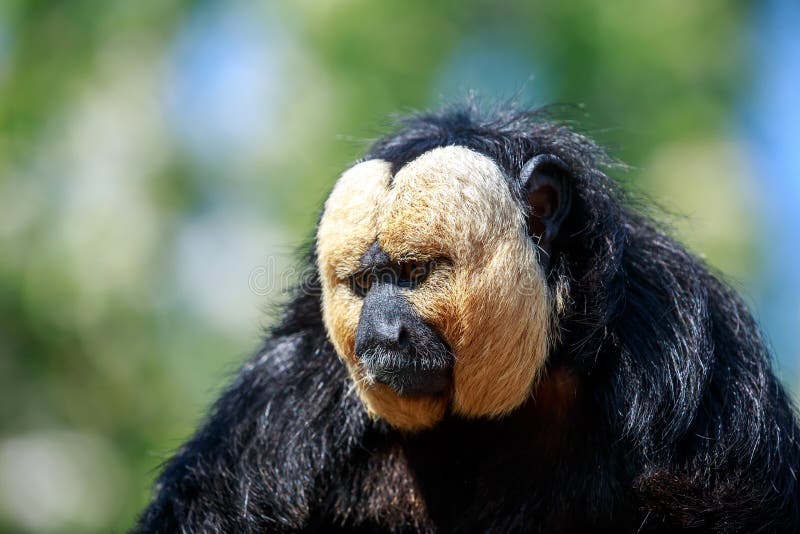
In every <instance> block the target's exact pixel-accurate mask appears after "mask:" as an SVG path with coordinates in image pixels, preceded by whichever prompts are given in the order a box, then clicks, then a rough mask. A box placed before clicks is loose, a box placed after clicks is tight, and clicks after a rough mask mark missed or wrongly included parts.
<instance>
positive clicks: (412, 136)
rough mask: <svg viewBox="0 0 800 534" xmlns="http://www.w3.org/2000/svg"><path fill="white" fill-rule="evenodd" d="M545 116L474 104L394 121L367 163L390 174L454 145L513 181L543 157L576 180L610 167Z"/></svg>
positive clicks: (587, 143)
mask: <svg viewBox="0 0 800 534" xmlns="http://www.w3.org/2000/svg"><path fill="white" fill-rule="evenodd" d="M549 115H550V113H549V112H548V111H547V110H546V109H544V108H523V107H520V106H508V105H502V106H499V105H498V106H495V107H480V106H478V105H477V104H475V103H473V102H467V103H462V104H454V105H451V106H447V107H445V108H444V109H442V110H439V111H435V112H423V113H416V114H413V115H409V116H405V117H402V118H399V119H397V126H396V129H395V132H394V133H392V134H391V135H387V136H385V137H383V138H381V139H379V140H378V141H377V142H375V144H374V145H373V146H372V147H371V148H370V150H369V152H368V153H367V154H366V159H382V160H384V161H388V162H389V163H391V165H392V173H393V174H395V173H397V171H399V170H400V169H401V168H402V167H403V166H404V165H405V164H407V163H409V162H410V161H412V160H414V159H416V158H417V157H418V156H420V155H422V154H423V153H425V152H427V151H429V150H431V149H434V148H437V147H443V146H453V145H458V146H464V147H467V148H469V149H472V150H474V151H476V152H479V153H481V154H483V155H485V156H487V157H489V158H490V159H492V160H494V161H495V162H496V163H497V164H498V165H499V166H500V168H501V169H503V171H505V173H506V175H507V176H508V177H509V178H510V179H512V180H513V179H514V178H516V177H517V176H518V175H519V172H520V170H521V169H522V166H523V165H524V164H525V162H526V161H528V160H529V159H530V158H532V157H533V156H535V155H537V154H542V153H549V154H553V155H556V156H558V157H560V158H561V159H562V160H563V161H564V162H566V163H567V165H568V166H569V167H570V170H571V171H572V172H573V173H575V174H583V173H585V172H586V171H587V170H589V169H591V168H596V167H598V166H602V165H608V164H611V161H610V159H609V158H608V157H607V156H606V154H605V152H603V150H601V149H600V148H599V147H598V145H597V144H596V143H594V142H593V141H592V140H590V139H589V138H587V137H585V136H583V135H581V134H578V133H576V132H574V131H572V130H571V129H569V128H568V127H566V126H565V125H563V124H560V123H558V122H555V121H553V120H552V119H551V118H550V116H549Z"/></svg>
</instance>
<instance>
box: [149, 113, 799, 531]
mask: <svg viewBox="0 0 800 534" xmlns="http://www.w3.org/2000/svg"><path fill="white" fill-rule="evenodd" d="M451 144H458V145H464V146H467V147H470V148H472V149H474V150H477V151H479V152H482V153H484V154H486V155H488V156H490V157H491V158H492V159H494V160H495V161H497V162H498V163H499V165H500V166H501V167H502V168H503V169H504V170H505V171H506V173H507V174H508V176H509V177H511V183H510V186H511V187H512V189H514V190H515V191H517V190H518V189H519V187H520V184H519V183H517V182H516V181H515V180H516V177H517V176H518V175H519V171H520V169H521V168H522V166H523V165H524V163H525V162H526V161H527V160H528V159H530V158H531V157H532V156H534V155H536V154H540V153H550V154H554V155H556V156H558V157H559V158H561V160H563V161H564V162H565V163H566V164H567V166H568V167H569V171H570V176H571V180H572V187H573V190H572V210H571V213H570V215H569V217H568V219H567V220H566V221H565V222H564V225H563V227H562V230H561V232H560V235H559V237H557V239H556V240H555V242H554V243H553V246H552V252H551V254H552V258H551V261H550V262H549V268H548V283H550V284H551V285H552V286H553V287H558V288H560V291H562V292H563V294H564V295H566V297H567V298H566V301H565V307H564V309H563V310H562V311H561V313H560V316H559V329H560V335H561V342H560V343H559V345H558V347H556V349H555V350H554V351H553V353H552V354H551V356H550V361H549V366H550V368H551V376H554V377H555V376H558V372H559V371H560V370H568V371H569V372H568V376H576V377H577V384H578V387H577V391H576V392H575V393H574V395H571V396H570V395H568V396H567V397H568V399H567V401H568V402H565V401H564V399H561V400H558V399H559V397H558V395H555V397H554V398H555V399H556V401H553V402H548V399H547V398H546V395H545V394H544V393H542V397H543V398H539V395H537V399H534V400H531V401H530V402H528V403H526V404H525V405H524V406H522V407H521V408H520V409H519V410H517V411H516V412H515V413H513V414H512V415H510V416H508V417H506V418H503V419H501V420H498V421H465V420H460V419H457V418H454V417H449V418H447V419H445V421H443V422H442V423H441V424H440V425H438V426H437V427H436V428H434V429H432V430H429V431H425V432H423V433H420V434H417V435H401V434H400V433H398V432H396V431H393V430H391V429H389V428H387V427H386V426H385V425H384V424H382V423H380V422H375V421H371V420H369V419H368V417H367V416H366V415H365V413H364V411H363V409H362V407H361V405H360V403H359V401H358V399H357V398H356V396H355V395H354V393H353V390H352V387H351V385H350V384H349V382H348V377H347V373H346V371H345V368H344V366H343V364H342V363H341V362H339V360H338V359H337V357H336V355H335V353H334V351H333V348H332V347H331V345H330V343H329V342H328V341H327V339H326V334H325V331H324V327H323V324H322V320H321V315H320V303H319V287H318V283H317V281H316V280H311V281H309V282H308V284H307V286H306V287H304V288H302V290H300V291H298V292H297V294H296V297H295V298H294V299H293V300H292V302H291V303H290V304H289V305H288V307H287V309H286V310H285V312H284V316H283V320H282V322H281V323H280V324H279V325H278V326H277V327H276V328H274V330H273V331H272V332H271V334H270V336H269V338H268V339H267V340H266V341H265V343H264V346H263V347H262V349H261V350H260V351H259V353H258V354H257V356H256V357H255V358H254V359H253V360H252V361H251V362H250V363H248V364H247V365H245V367H244V369H243V370H242V371H241V374H240V375H239V377H238V378H237V380H236V381H235V382H234V383H233V385H232V386H231V387H230V388H229V389H228V391H227V393H225V394H224V395H223V397H222V398H221V399H220V400H219V401H218V402H217V403H216V405H215V407H214V409H213V412H212V414H211V415H210V417H209V418H208V420H207V422H206V423H205V425H204V426H203V427H202V429H201V430H200V431H199V432H198V434H197V435H196V436H195V437H194V438H192V439H191V441H189V442H188V443H187V444H186V445H184V446H183V447H182V448H181V449H180V451H179V452H178V453H177V455H176V456H175V457H174V458H173V459H172V460H170V461H169V463H168V464H167V465H166V468H165V469H164V472H163V474H162V475H161V477H160V478H159V481H158V484H157V487H156V493H155V497H154V500H153V502H152V503H151V504H150V506H149V507H148V509H147V510H146V511H145V512H144V514H143V515H142V517H141V518H140V521H139V523H138V526H137V527H136V528H135V531H137V532H284V531H319V532H336V531H341V532H373V531H380V532H418V531H420V532H502V533H505V532H519V531H528V532H573V531H584V530H588V529H589V528H599V527H602V526H606V527H611V528H612V529H613V530H612V531H619V532H636V531H642V532H650V531H660V530H663V531H671V530H673V529H674V528H680V527H682V528H690V529H695V530H697V531H711V532H761V531H763V532H792V531H798V530H799V528H800V527H799V526H798V525H800V514H799V513H798V505H799V502H798V486H797V480H796V476H795V473H796V468H797V466H798V465H800V464H799V462H800V450H799V449H798V442H797V440H798V427H797V423H796V420H795V414H794V412H793V409H792V407H791V405H790V402H789V400H788V398H787V395H786V393H785V392H784V390H783V389H782V387H781V386H780V384H779V383H778V380H777V379H776V377H775V376H774V374H773V371H772V369H771V367H770V357H769V354H768V353H767V350H766V349H765V348H764V343H763V341H762V339H761V337H760V334H759V331H758V328H757V326H756V325H755V324H754V321H753V319H752V317H751V315H750V313H749V312H748V311H747V309H746V308H745V306H744V305H743V303H742V302H741V300H740V299H739V298H738V297H737V296H736V295H735V294H734V293H733V292H732V291H731V289H729V288H728V287H727V286H726V285H725V284H723V283H722V282H720V281H719V280H718V279H717V278H716V277H715V276H713V275H712V274H710V273H709V271H708V269H707V268H706V267H705V266H704V265H703V264H702V263H701V262H700V261H699V260H698V259H697V258H695V257H694V256H692V255H691V254H689V253H688V252H686V251H685V250H684V249H683V248H682V247H681V246H680V245H678V244H677V243H675V242H674V241H673V240H672V239H670V238H669V237H667V236H665V235H664V234H663V233H661V232H659V231H658V230H657V229H655V228H654V226H653V224H652V223H651V222H650V221H649V220H648V219H647V218H645V217H643V216H642V215H639V214H637V213H636V212H634V211H632V210H631V209H629V208H628V207H626V203H625V202H624V199H623V195H622V194H621V192H620V191H619V190H618V189H617V187H616V186H615V184H614V183H613V182H612V181H611V180H609V179H608V178H607V177H606V176H605V175H604V174H603V173H602V172H601V171H600V170H599V168H600V167H603V166H605V165H607V164H608V163H609V160H608V158H607V157H606V156H605V155H604V154H603V152H602V151H601V150H599V149H598V148H597V146H596V145H595V144H593V143H592V142H591V141H589V140H588V139H586V138H585V137H582V136H580V135H578V134H576V133H573V132H572V131H570V130H569V129H567V128H565V127H563V126H560V125H558V124H554V123H551V122H547V121H546V120H543V119H542V116H541V115H540V114H538V113H536V112H528V111H517V110H513V109H512V110H510V111H508V110H506V111H500V112H494V113H488V114H484V113H481V112H479V111H476V110H475V109H473V108H472V106H470V105H468V106H466V107H462V108H453V109H448V110H445V111H443V112H441V113H438V114H430V115H418V116H414V117H411V118H410V119H407V120H406V121H404V123H403V125H402V128H401V130H400V131H399V133H396V134H394V135H391V136H388V137H386V138H385V139H382V140H380V141H378V142H377V143H376V144H375V146H374V147H373V148H372V150H371V151H370V153H369V155H368V157H377V158H383V159H386V160H389V161H391V162H392V163H393V165H394V167H395V170H396V169H398V168H400V167H402V165H404V164H405V163H407V162H408V161H410V160H412V159H414V158H415V157H416V156H418V155H419V154H421V153H423V152H425V151H427V150H429V149H431V148H433V147H436V146H442V145H451ZM517 192H519V191H517ZM443 216H446V215H443ZM309 261H310V262H313V261H314V258H313V257H310V258H309ZM561 404H565V406H562V405H561ZM412 490H413V491H412ZM414 495H416V498H415V497H413V496H414Z"/></svg>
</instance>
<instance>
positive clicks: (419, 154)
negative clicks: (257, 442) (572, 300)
mask: <svg viewBox="0 0 800 534" xmlns="http://www.w3.org/2000/svg"><path fill="white" fill-rule="evenodd" d="M452 120H453V119H452V117H450V118H448V119H447V121H449V122H448V124H446V125H442V124H439V123H435V121H430V122H427V123H424V126H423V125H422V123H419V124H417V125H416V126H415V127H409V128H408V129H407V130H405V131H403V132H401V133H400V134H397V135H396V136H392V137H389V138H386V139H384V140H383V141H381V142H379V143H378V144H377V145H376V146H375V147H374V148H373V150H372V152H371V153H370V155H368V156H367V158H366V159H365V160H363V161H361V162H360V163H357V164H356V165H354V166H353V167H352V168H350V169H349V170H347V171H346V172H345V173H344V174H343V175H342V176H341V178H340V179H339V181H338V182H337V183H336V185H335V187H334V189H333V191H332V193H331V194H330V196H329V198H328V199H327V201H326V203H325V208H324V212H323V215H322V218H321V221H320V224H319V227H318V231H317V240H316V246H317V259H318V268H319V273H320V279H321V285H322V309H323V318H324V321H325V326H326V329H327V332H328V335H329V337H330V339H331V341H332V342H333V345H334V347H335V349H336V351H337V353H338V354H339V356H340V357H341V359H342V360H343V361H344V362H345V364H346V365H347V367H348V370H349V372H350V376H351V378H352V380H353V382H354V384H355V387H356V391H357V393H358V395H359V397H360V398H361V400H362V402H363V403H364V405H365V406H366V408H367V410H368V411H369V412H370V413H371V414H373V415H375V416H378V417H380V418H382V419H384V420H386V421H387V422H388V423H389V424H391V425H392V426H394V427H396V428H399V429H402V430H409V431H413V430H419V429H422V428H426V427H430V426H432V425H434V424H436V423H437V422H438V421H439V420H441V419H442V418H443V417H444V416H445V414H447V413H448V412H450V413H453V414H456V415H461V416H466V417H497V416H500V415H503V414H506V413H508V412H510V411H512V410H514V409H515V408H517V407H519V406H520V405H521V404H522V403H523V402H524V401H525V400H526V399H527V398H528V397H529V396H530V394H531V392H532V389H533V387H534V385H535V383H536V381H537V378H538V377H539V376H540V374H541V372H542V370H543V369H544V366H545V362H546V360H547V356H548V352H549V350H550V346H551V337H552V336H551V333H552V332H553V320H554V317H553V316H554V311H553V310H554V304H553V300H554V296H553V290H552V288H551V287H549V286H548V284H547V281H546V270H547V266H548V261H549V255H550V252H551V246H552V244H553V242H554V239H555V238H556V237H557V236H558V234H559V229H560V226H561V224H562V222H563V221H564V220H565V218H566V217H567V215H568V214H569V210H570V197H571V194H570V185H569V173H568V170H567V165H566V164H565V163H564V161H563V160H562V159H561V158H560V157H559V156H558V155H556V154H554V153H551V152H548V151H544V149H545V148H546V147H543V146H540V144H539V143H537V142H536V140H534V139H530V138H519V139H516V140H514V141H513V142H512V141H509V143H512V144H513V147H512V146H511V145H508V146H506V147H505V148H503V149H502V150H503V151H502V153H498V152H496V151H495V152H493V151H492V149H484V148H485V147H484V145H485V144H486V146H490V147H491V146H495V145H491V143H490V141H491V139H489V140H488V141H487V138H486V136H482V135H481V132H480V131H479V130H476V129H475V127H474V126H472V125H466V126H464V127H463V129H462V130H458V131H461V132H462V133H461V138H459V137H458V135H455V136H454V135H453V124H451V122H452ZM423 122H424V119H423ZM437 128H438V129H437ZM446 128H447V131H445V129H446ZM501 133H502V132H501ZM493 135H500V134H498V133H497V132H495V133H494V134H493ZM512 149H513V150H512Z"/></svg>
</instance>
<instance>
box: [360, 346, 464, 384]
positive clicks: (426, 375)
mask: <svg viewBox="0 0 800 534" xmlns="http://www.w3.org/2000/svg"><path fill="white" fill-rule="evenodd" d="M436 349H437V350H426V351H425V354H419V353H418V351H416V350H408V351H395V350H387V349H385V348H381V347H379V346H376V347H372V348H370V349H367V350H366V351H364V353H363V354H362V355H361V356H360V360H361V364H362V368H363V370H364V378H365V380H366V382H367V383H368V384H370V383H379V384H384V385H386V386H388V387H390V388H391V389H392V390H393V391H394V392H395V393H397V394H398V395H403V396H421V395H438V394H441V393H443V392H445V391H446V390H447V389H448V388H449V387H450V383H451V382H452V378H453V355H452V353H451V352H450V350H449V349H448V348H447V347H446V346H442V347H436Z"/></svg>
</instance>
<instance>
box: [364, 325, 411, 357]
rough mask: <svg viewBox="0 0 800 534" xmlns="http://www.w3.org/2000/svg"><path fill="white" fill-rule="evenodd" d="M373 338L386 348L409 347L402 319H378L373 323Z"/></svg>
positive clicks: (406, 330) (406, 329) (402, 348)
mask: <svg viewBox="0 0 800 534" xmlns="http://www.w3.org/2000/svg"><path fill="white" fill-rule="evenodd" d="M373 339H374V341H375V342H376V343H379V344H381V345H383V346H384V347H386V348H388V349H394V350H404V349H407V348H408V347H409V344H410V342H409V335H408V328H407V327H406V325H405V324H403V321H399V320H389V321H380V322H378V323H377V324H376V325H375V331H374V332H373Z"/></svg>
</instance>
